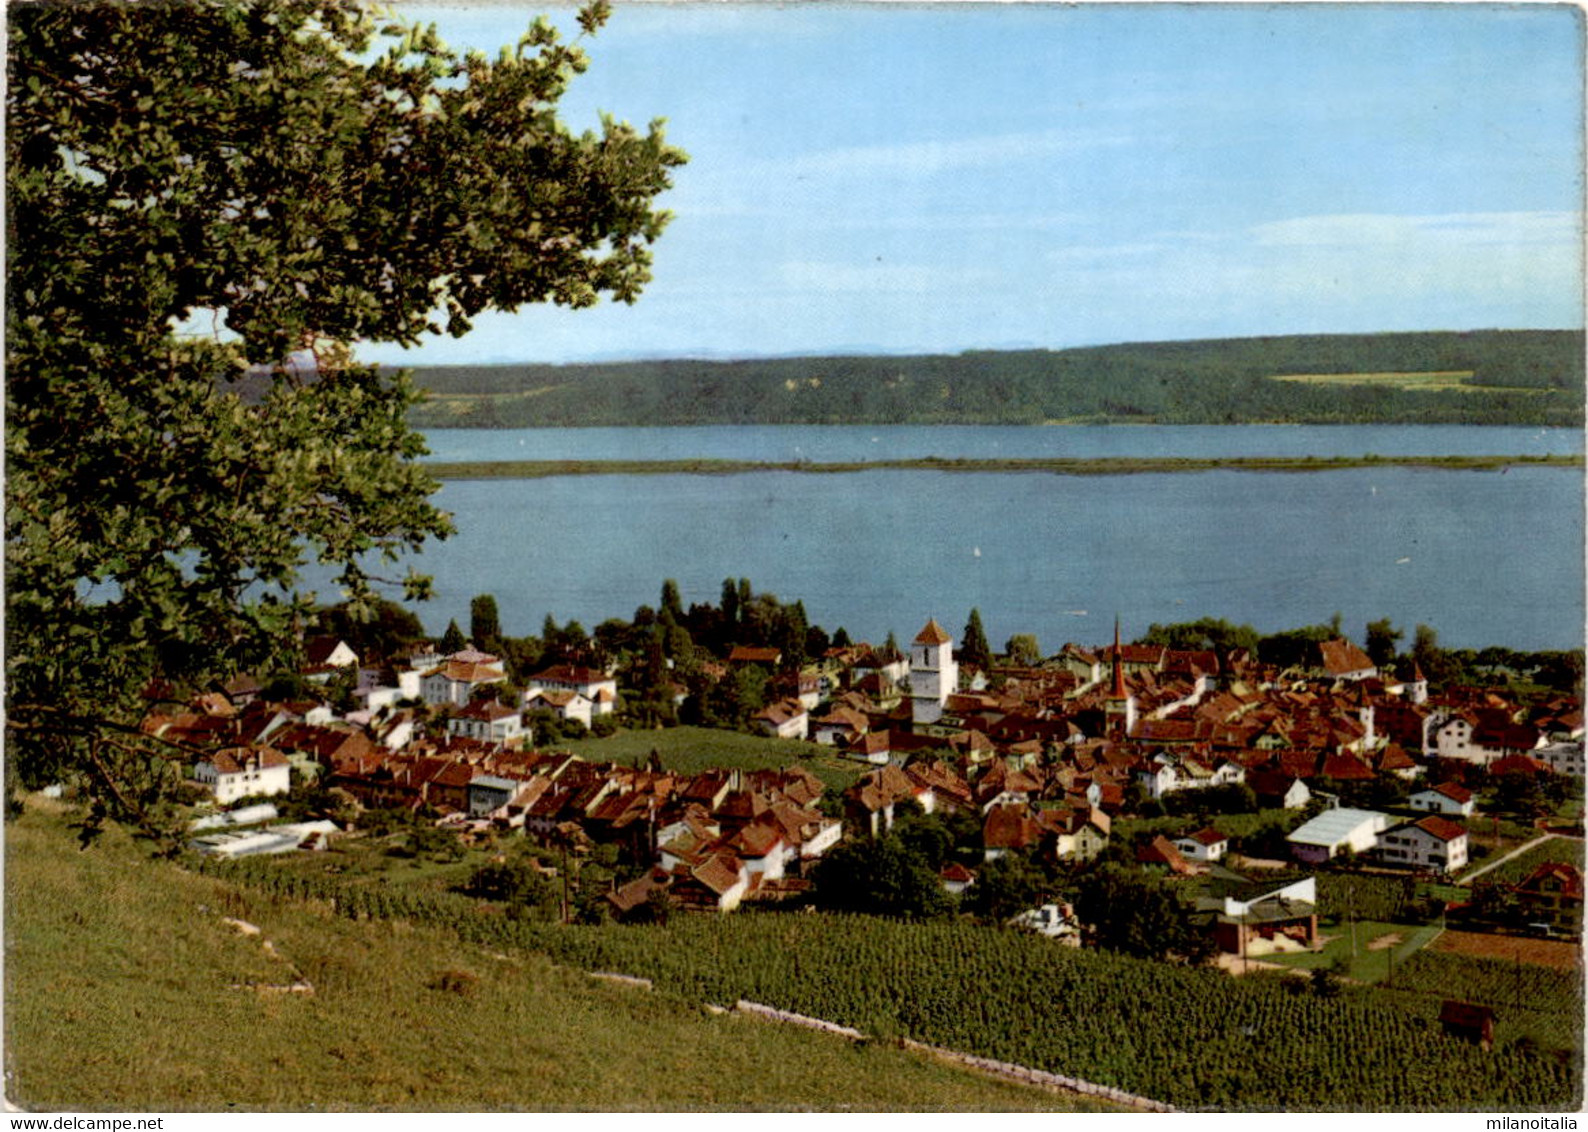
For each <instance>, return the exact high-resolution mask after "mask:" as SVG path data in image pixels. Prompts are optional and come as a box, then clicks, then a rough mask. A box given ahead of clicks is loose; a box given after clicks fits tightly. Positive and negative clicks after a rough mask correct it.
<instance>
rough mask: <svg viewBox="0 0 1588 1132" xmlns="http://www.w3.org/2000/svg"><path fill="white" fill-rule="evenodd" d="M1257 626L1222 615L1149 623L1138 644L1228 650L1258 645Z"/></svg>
mask: <svg viewBox="0 0 1588 1132" xmlns="http://www.w3.org/2000/svg"><path fill="white" fill-rule="evenodd" d="M1257 640H1258V637H1257V630H1256V629H1253V628H1252V627H1251V626H1250V625H1232V624H1231V623H1230V622H1228V621H1226V620H1224V619H1223V618H1222V617H1203V618H1200V619H1199V620H1196V621H1182V622H1178V623H1175V624H1170V625H1159V624H1157V623H1154V624H1152V625H1149V626H1147V632H1146V635H1144V636H1143V637H1142V638H1141V639H1140V640H1138V641H1137V642H1136V643H1137V644H1142V645H1163V646H1164V647H1165V648H1171V649H1192V650H1198V649H1213V650H1215V651H1216V652H1219V653H1227V652H1229V651H1230V650H1232V649H1247V650H1250V651H1253V652H1255V651H1256V649H1257Z"/></svg>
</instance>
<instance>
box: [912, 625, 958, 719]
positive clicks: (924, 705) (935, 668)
mask: <svg viewBox="0 0 1588 1132" xmlns="http://www.w3.org/2000/svg"><path fill="white" fill-rule="evenodd" d="M958 688H959V665H958V664H957V663H955V661H954V638H952V637H950V636H949V635H948V634H947V633H945V632H944V631H943V627H942V626H941V625H939V624H938V623H937V620H936V619H935V618H934V619H932V620H929V621H927V623H926V628H924V629H922V630H921V631H920V632H919V633H918V634H916V637H915V640H914V642H912V643H911V645H910V715H911V718H912V719H913V720H914V721H915V722H916V723H936V722H937V721H938V720H939V719H941V718H942V717H943V705H944V704H946V703H948V698H949V696H951V695H953V694H954V692H955V691H956V690H958Z"/></svg>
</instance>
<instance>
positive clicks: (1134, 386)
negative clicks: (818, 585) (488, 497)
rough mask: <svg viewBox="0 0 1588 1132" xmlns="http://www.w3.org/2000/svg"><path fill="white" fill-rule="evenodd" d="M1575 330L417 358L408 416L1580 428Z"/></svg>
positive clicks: (452, 420)
mask: <svg viewBox="0 0 1588 1132" xmlns="http://www.w3.org/2000/svg"><path fill="white" fill-rule="evenodd" d="M1583 346H1584V337H1583V333H1582V332H1581V331H1568V330H1480V331H1471V332H1466V333H1456V332H1433V333H1404V334H1370V335H1305V336H1301V335H1297V336H1287V337H1275V338H1240V339H1218V340H1208V341H1197V342H1154V343H1139V344H1130V345H1118V346H1097V347H1086V348H1080V349H1070V350H1014V351H976V352H968V353H963V354H956V355H930V356H920V357H898V356H865V357H810V358H778V359H762V360H757V361H735V362H721V361H685V360H678V361H648V362H623V363H607V364H590V365H568V366H551V365H500V366H456V367H436V368H422V369H417V370H415V380H416V381H417V383H418V384H419V385H421V386H422V387H425V388H427V389H429V390H430V392H431V399H430V401H429V402H428V403H427V404H425V405H422V406H420V407H419V408H418V409H417V410H416V411H415V415H414V423H415V424H416V425H418V426H419V427H421V428H444V427H475V428H481V427H484V428H520V427H535V426H564V427H566V426H580V425H700V424H1040V423H1044V422H1064V423H1092V422H1104V421H1134V422H1141V423H1158V424H1226V423H1228V424H1239V423H1248V422H1259V421H1262V422H1286V423H1297V424H1365V423H1405V424H1413V423H1417V424H1511V425H1555V426H1579V425H1581V424H1582V423H1583V393H1584V388H1583Z"/></svg>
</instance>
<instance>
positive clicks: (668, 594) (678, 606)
mask: <svg viewBox="0 0 1588 1132" xmlns="http://www.w3.org/2000/svg"><path fill="white" fill-rule="evenodd" d="M660 613H661V614H664V615H665V614H671V615H672V618H673V620H674V621H682V620H683V619H684V599H683V598H682V597H681V596H680V595H679V592H678V583H677V582H675V581H674V580H673V579H672V578H667V579H666V580H664V581H663V582H662V606H661V610H660Z"/></svg>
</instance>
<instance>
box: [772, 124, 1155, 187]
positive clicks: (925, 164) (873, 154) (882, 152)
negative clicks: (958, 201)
mask: <svg viewBox="0 0 1588 1132" xmlns="http://www.w3.org/2000/svg"><path fill="white" fill-rule="evenodd" d="M1134 141H1135V139H1133V138H1130V137H1126V136H1122V135H1118V134H1097V133H1086V132H1076V131H1063V130H1043V131H1039V132H1035V133H1017V134H993V135H989V136H985V137H966V138H951V139H948V140H938V139H933V140H931V141H921V142H904V143H899V144H894V145H871V146H853V147H847V148H843V149H829V150H823V151H821V152H818V153H812V154H809V155H807V156H804V157H797V158H795V159H794V160H792V161H788V162H785V163H783V164H781V165H780V166H779V168H780V169H781V170H783V171H785V172H788V173H791V174H793V175H795V176H801V175H804V176H831V175H832V174H835V173H838V174H845V175H850V176H863V177H878V176H890V175H892V176H899V175H903V176H917V177H927V176H935V175H936V174H939V173H946V172H948V171H950V170H954V169H974V168H998V167H1001V166H1005V165H1008V164H1009V163H1010V162H1015V161H1025V160H1032V159H1047V158H1051V157H1055V156H1059V155H1063V154H1068V153H1078V152H1081V151H1083V150H1090V149H1100V148H1111V147H1118V146H1126V145H1131V144H1133V143H1134Z"/></svg>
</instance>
